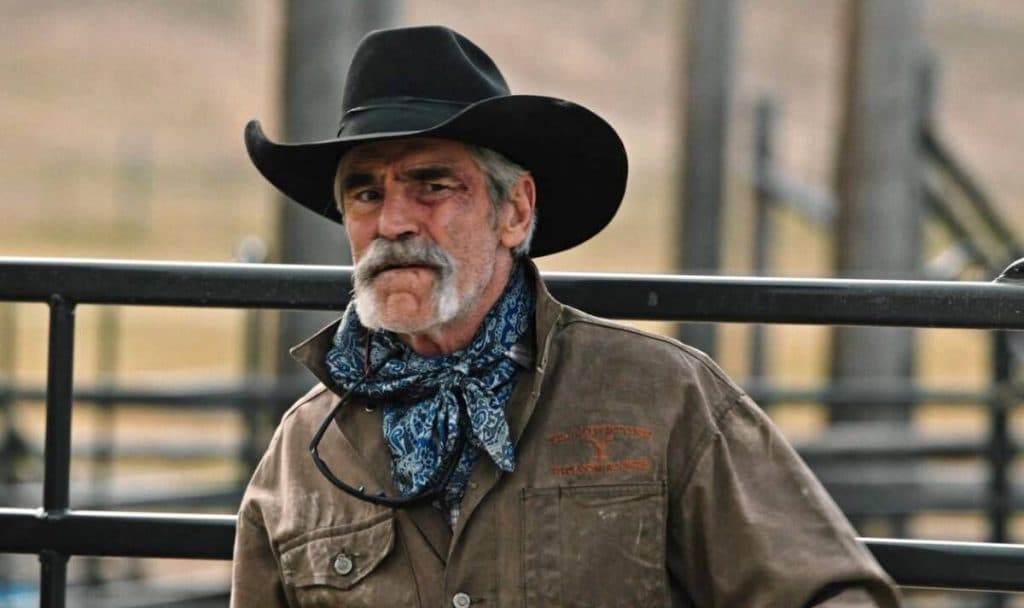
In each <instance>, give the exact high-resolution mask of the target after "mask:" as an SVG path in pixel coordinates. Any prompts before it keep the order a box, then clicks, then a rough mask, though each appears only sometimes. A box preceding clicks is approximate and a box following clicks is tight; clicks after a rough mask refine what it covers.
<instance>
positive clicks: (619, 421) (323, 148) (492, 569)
mask: <svg viewBox="0 0 1024 608" xmlns="http://www.w3.org/2000/svg"><path fill="white" fill-rule="evenodd" d="M246 142H247V145H248V147H249V151H250V154H251V156H252V158H253V161H254V162H255V164H256V166H257V167H258V168H259V170H260V171H261V172H262V173H263V174H264V175H265V176H266V177H267V178H268V179H269V180H270V181H271V182H272V183H273V184H275V185H276V186H277V187H278V188H280V189H281V190H282V191H283V192H285V193H287V194H288V195H289V196H291V197H292V198H293V199H294V200H296V201H297V202H299V203H301V204H303V205H305V206H306V207H309V208H310V209H312V210H314V211H316V212H318V213H322V214H323V215H325V216H327V217H328V218H330V219H333V220H335V221H338V222H342V221H343V222H344V227H345V229H346V230H347V232H348V236H349V240H350V242H351V244H352V252H353V257H354V259H355V262H356V267H355V289H354V298H353V303H352V305H350V306H349V308H348V310H347V311H346V312H345V315H344V316H343V317H342V318H341V319H340V320H339V321H338V322H336V323H335V324H333V325H331V326H329V327H328V328H326V329H325V330H324V331H322V332H321V333H319V334H318V335H316V336H314V337H312V338H311V339H310V340H308V341H307V342H305V343H304V344H302V345H300V346H298V347H297V348H296V349H294V350H293V353H294V355H295V356H296V357H297V358H298V359H299V360H300V361H302V362H303V363H304V364H305V365H306V366H307V367H308V368H309V369H310V371H311V372H312V373H313V374H314V375H315V376H316V377H317V378H318V379H319V380H320V384H318V385H317V386H316V387H315V388H314V389H313V390H312V391H310V392H309V393H308V394H307V395H306V396H305V397H303V398H302V399H300V400H299V401H298V402H297V403H296V404H295V405H294V406H293V407H292V408H291V409H290V410H289V411H288V413H287V414H285V416H284V418H283V419H282V421H281V425H280V427H279V428H278V430H277V432H276V434H275V435H274V438H273V439H272V441H271V444H270V446H269V448H268V450H267V453H266V455H265V456H264V457H263V460H262V461H261V463H260V465H259V467H258V468H257V470H256V472H255V474H254V476H253V478H252V481H251V483H250V484H249V487H248V490H247V491H246V495H245V498H244V500H243V503H242V507H241V511H240V513H239V525H238V537H237V542H236V547H235V563H234V580H233V588H232V592H233V595H232V603H233V605H234V606H279V605H292V606H455V607H456V608H465V607H467V606H477V605H479V606H524V605H525V606H727V607H733V606H736V607H739V606H743V607H754V606H780V607H796V606H805V605H819V604H826V605H878V606H894V605H896V604H897V599H896V595H895V593H894V591H893V590H892V587H891V584H890V581H889V580H888V579H887V577H886V576H885V574H884V572H882V571H881V569H880V568H879V567H878V565H877V564H876V563H875V562H874V561H873V560H872V558H871V556H870V555H869V554H868V553H867V551H866V550H865V549H864V548H863V547H862V546H861V545H860V544H858V542H857V540H856V538H855V537H854V533H853V530H852V529H851V528H850V526H849V525H848V524H847V523H846V521H845V519H844V518H843V516H842V514H841V513H840V512H839V511H838V509H837V508H836V507H835V505H834V504H833V503H832V502H831V500H830V499H829V498H828V496H827V495H826V494H825V492H824V491H823V490H822V488H821V487H820V485H819V484H818V483H817V482H816V481H815V480H814V478H813V477H812V476H811V474H810V473H809V472H808V471H807V469H806V468H805V467H804V466H803V464H801V462H800V461H799V459H798V458H797V457H796V456H795V455H794V453H793V452H792V450H791V449H790V448H789V447H788V445H787V444H786V442H785V441H784V440H783V439H782V437H781V436H780V435H779V434H778V432H777V431H776V429H775V428H774V427H773V426H772V424H771V422H770V421H769V420H768V419H767V417H766V416H765V415H764V414H763V413H762V412H761V411H760V410H759V409H758V408H757V407H756V406H755V405H754V404H753V403H752V402H751V401H750V399H749V398H748V397H747V396H746V395H745V394H744V393H743V391H742V390H740V389H739V388H738V387H737V386H736V385H735V384H734V383H733V382H732V381H730V380H729V379H728V378H727V377H726V376H725V375H724V374H723V373H722V372H721V370H719V369H718V367H717V366H715V364H714V363H713V362H712V361H710V360H709V359H708V358H707V357H706V356H704V355H703V354H702V353H700V352H698V351H695V350H693V349H691V348H688V347H686V346H684V345H682V344H679V343H677V342H675V341H672V340H669V339H666V338H662V337H659V336H653V335H649V334H645V333H642V332H639V331H637V330H634V329H631V328H628V327H623V326H620V325H616V324H613V323H609V322H606V321H603V320H600V319H597V318H594V317H590V316H588V315H586V314H584V313H582V312H580V311H577V310H573V309H571V308H569V307H567V306H564V305H562V304H560V303H558V302H557V301H555V300H554V299H553V298H552V297H551V296H550V295H549V294H548V293H547V291H546V289H545V287H544V283H543V282H542V281H541V280H540V278H539V276H538V273H537V270H536V268H535V267H534V266H533V264H532V263H531V262H530V259H529V257H528V254H529V255H533V256H537V255H544V254H549V253H554V252H557V251H562V250H564V249H567V248H570V247H572V246H574V245H576V244H578V243H581V242H583V241H585V240H586V239H588V238H590V237H591V236H593V235H594V234H596V233H597V232H598V231H600V230H601V229H602V228H603V227H604V226H605V225H606V224H607V223H608V222H609V221H610V220H611V217H612V216H613V215H614V213H615V211H616V209H617V208H618V206H619V203H620V200H621V198H622V193H623V190H624V187H625V178H626V157H625V151H624V150H623V147H622V144H621V142H620V140H619V138H618V136H617V135H616V134H615V132H614V130H613V129H612V128H611V127H610V126H609V125H608V124H607V123H606V122H604V121H603V120H601V119H600V118H599V117H597V116H596V115H595V114H593V113H592V112H590V111H589V110H586V109H585V108H582V107H580V106H578V105H575V104H572V103H570V102H567V101H564V100H560V99H552V98H548V97H536V96H524V95H511V94H509V91H508V88H507V86H506V84H505V81H504V79H503V78H502V76H501V74H500V72H499V71H498V69H497V67H495V65H494V63H493V62H492V61H491V60H490V58H489V57H488V56H487V55H486V54H485V53H484V52H483V51H482V50H481V49H480V48H478V47H477V46H476V45H474V44H473V43H472V42H470V41H469V40H467V39H466V38H464V37H463V36H461V35H459V34H458V33H456V32H453V31H451V30H449V29H446V28H442V27H421V28H408V29H398V30H388V31H381V32H375V33H372V34H370V35H369V36H367V38H366V39H365V40H364V41H363V42H362V44H361V45H360V47H359V49H358V51H357V52H356V55H355V58H354V59H353V62H352V66H351V68H350V70H349V78H348V82H347V84H346V89H345V96H344V102H343V116H342V121H341V127H340V130H339V132H338V136H337V137H336V138H334V139H331V140H328V141H324V142H317V143H311V144H298V145H281V144H276V143H273V142H271V141H269V140H268V139H266V138H265V137H264V136H263V133H262V132H261V131H260V129H259V126H258V124H255V123H253V124H251V125H250V127H249V129H248V131H247V133H246Z"/></svg>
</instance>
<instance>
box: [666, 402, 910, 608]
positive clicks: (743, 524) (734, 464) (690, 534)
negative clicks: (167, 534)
mask: <svg viewBox="0 0 1024 608" xmlns="http://www.w3.org/2000/svg"><path fill="white" fill-rule="evenodd" d="M693 463H694V464H693V465H692V467H690V470H688V471H685V472H684V474H683V476H682V477H683V478H682V479H678V480H675V481H674V483H673V488H672V495H671V499H672V501H671V505H670V513H669V528H670V529H669V543H668V545H669V546H668V558H669V559H668V565H669V569H670V571H671V574H672V575H673V576H674V577H675V579H676V581H677V583H678V584H679V586H680V587H681V588H682V589H685V590H686V593H687V594H688V595H689V596H690V599H691V601H692V602H693V603H694V604H695V605H696V606H747V607H751V608H756V607H796V606H816V605H817V606H836V607H838V606H878V607H880V608H891V607H894V606H899V598H898V595H897V593H896V591H895V589H894V587H893V585H892V581H891V580H890V579H889V577H888V576H887V575H886V574H885V572H884V571H883V570H882V569H881V567H880V566H879V565H878V563H877V562H876V561H875V560H874V558H873V557H872V556H871V554H870V553H869V552H868V551H867V549H866V548H865V547H864V546H863V545H862V544H861V543H860V542H859V541H858V540H857V538H856V534H855V532H854V530H853V528H852V526H850V524H849V523H848V522H847V520H846V518H845V517H844V516H843V514H842V512H840V510H839V508H838V507H837V506H836V505H835V503H834V502H833V501H832V499H831V498H830V497H829V496H828V494H827V493H826V492H825V490H824V488H822V486H821V484H820V483H819V482H818V481H817V479H815V477H814V476H813V474H812V473H811V472H810V471H809V470H808V469H807V467H806V466H805V465H804V464H803V462H802V461H801V460H800V458H799V457H798V456H797V455H796V453H795V452H794V451H793V449H792V448H791V447H790V446H789V444H788V443H787V442H786V440H785V439H784V438H783V437H782V435H781V433H780V432H779V431H778V430H777V429H776V428H775V426H774V424H772V422H771V421H770V420H769V419H768V417H767V416H766V415H765V414H764V413H763V412H762V411H761V410H760V409H759V408H758V407H757V406H756V405H755V404H754V403H753V402H752V401H751V400H750V399H749V398H748V397H746V395H739V396H736V397H735V398H734V399H733V400H732V402H731V403H728V404H724V406H723V407H722V408H720V409H719V410H718V412H717V413H716V416H715V423H714V426H713V430H712V432H711V433H709V434H708V436H707V439H706V441H705V442H704V445H702V446H701V447H700V448H699V450H698V451H697V453H696V454H695V459H694V461H693Z"/></svg>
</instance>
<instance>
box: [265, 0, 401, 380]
mask: <svg viewBox="0 0 1024 608" xmlns="http://www.w3.org/2000/svg"><path fill="white" fill-rule="evenodd" d="M395 12H396V2H395V1H394V0H318V1H316V2H306V1H303V0H290V1H288V2H286V17H285V19H286V26H285V27H286V32H285V39H284V51H285V58H284V91H283V104H282V105H283V111H284V123H285V128H284V139H285V140H286V141H293V142H298V141H314V140H320V139H329V138H330V137H333V136H334V134H335V133H336V132H337V129H338V121H339V120H340V119H341V96H342V89H343V87H344V82H345V73H346V70H347V69H348V64H349V62H350V61H351V60H352V54H353V52H354V51H355V48H356V45H357V44H358V43H359V41H360V40H361V39H362V38H363V36H364V35H365V34H366V33H367V32H369V31H371V30H374V29H379V28H383V27H388V26H390V25H393V24H394V17H395ZM278 226H279V228H278V256H279V259H280V261H281V262H284V263H294V264H350V263H351V262H352V257H351V253H350V251H349V247H348V243H347V241H346V239H345V231H344V229H343V228H342V227H341V226H339V225H337V224H335V223H334V222H331V221H329V220H327V219H325V218H323V217H320V216H318V215H316V214H315V213H313V212H311V211H308V210H306V209H305V208H304V207H301V206H300V205H297V204H295V203H293V202H291V201H287V200H283V201H282V204H281V205H280V220H279V224H278ZM338 288H339V289H341V286H339V287H338ZM332 316H336V315H331V314H328V313H315V312H295V311H289V312H284V313H282V314H281V315H280V324H279V327H278V349H277V350H278V359H277V371H278V376H279V377H280V378H281V379H288V378H293V377H295V376H296V375H298V374H301V373H302V371H301V369H300V367H299V365H298V364H296V363H295V362H294V361H292V359H291V357H290V356H289V355H288V348H290V347H291V346H294V345H295V344H297V343H299V342H301V341H302V340H303V339H305V338H307V337H309V336H310V335H311V334H313V333H314V332H315V331H316V330H317V329H319V328H320V327H322V326H323V325H325V324H326V323H327V322H328V321H329V320H330V319H331V318H332Z"/></svg>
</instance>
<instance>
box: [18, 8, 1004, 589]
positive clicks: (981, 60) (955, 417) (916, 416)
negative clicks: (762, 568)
mask: <svg viewBox="0 0 1024 608" xmlns="http://www.w3.org/2000/svg"><path fill="white" fill-rule="evenodd" d="M0 23H3V24H4V28H3V30H4V36H3V38H4V42H3V45H4V46H3V53H0V159H2V162H0V216H2V221H0V256H47V257H75V258H126V259H144V260H191V261H215V262H224V261H245V262H252V263H259V262H264V261H268V262H296V263H315V264H345V263H348V261H349V259H350V258H349V257H348V251H347V245H345V243H344V241H343V240H342V238H341V237H342V235H341V234H340V230H339V229H338V228H337V227H335V226H333V225H330V223H329V222H324V221H320V220H319V219H318V218H316V217H314V216H313V215H312V214H309V213H308V212H306V211H305V210H302V209H300V208H299V207H298V206H297V205H286V204H285V202H284V201H283V200H282V199H281V198H280V197H279V195H278V194H277V193H276V191H274V190H273V189H272V187H271V186H270V185H269V184H268V183H266V182H265V181H264V180H263V179H262V178H261V177H260V176H259V174H258V173H257V172H256V171H255V169H253V168H252V166H251V164H250V162H249V160H248V158H247V156H246V153H245V150H244V146H243V144H242V129H243V127H244V125H245V123H246V122H247V121H248V120H249V119H251V118H259V119H260V120H261V121H262V123H263V126H264V128H265V130H266V131H267V133H268V134H269V135H270V136H271V137H272V138H274V139H277V140H285V141H304V140H313V139H322V138H328V137H331V136H332V135H333V134H334V132H335V130H336V125H337V121H338V118H339V112H338V110H339V108H340V97H341V82H342V81H343V76H344V69H345V66H346V65H347V63H348V60H349V58H350V56H351V52H352V49H353V48H354V46H355V44H356V43H357V42H358V40H359V38H361V36H362V34H363V33H365V32H366V31H368V30H369V29H374V28H378V27H386V26H394V25H413V24H433V23H440V24H445V25H449V26H451V27H453V28H455V29H457V30H459V31H460V32H462V33H464V34H466V35H467V36H468V37H469V38H471V39H472V40H474V41H475V42H477V43H478V44H480V45H481V46H482V47H483V48H484V49H485V50H487V51H488V53H489V54H490V55H491V56H492V57H493V58H494V59H495V61H496V62H497V64H498V65H499V66H500V68H501V69H502V71H503V72H504V74H505V76H506V79H507V80H508V82H509V84H510V86H511V88H512V90H513V92H516V93H536V94H545V95H552V96H558V97H564V98H568V99H571V100H574V101H577V102H579V103H581V104H583V105H585V106H587V107H589V108H591V109H593V110H595V111H596V112H597V113H598V114H600V115H602V116H603V117H605V118H606V119H607V120H608V121H609V122H611V123H612V124H613V125H615V127H616V128H617V130H618V131H619V133H620V134H621V136H622V137H623V139H624V141H625V143H626V147H627V149H628V151H629V155H630V178H629V184H628V189H627V192H626V199H625V202H624V204H623V206H622V209H621V211H620V212H619V214H618V216H617V217H616V219H615V220H614V221H613V222H612V224H611V226H610V227H609V228H608V229H606V230H605V231H604V232H603V233H602V234H601V235H599V236H598V237H596V238H594V239H592V240H591V241H589V242H588V243H586V244H584V245H582V246H580V247H577V248H575V249H573V250H571V251H568V252H565V253H562V254H558V255H555V256H550V257H547V258H543V259H541V260H538V263H539V265H540V266H541V268H542V269H544V270H574V271H600V272H640V273H662V272H688V273H700V274H742V275H749V274H762V275H784V276H842V277H872V278H906V279H912V278H933V279H950V280H964V279H970V280H983V281H987V280H991V279H993V278H994V277H995V276H996V275H997V274H998V273H999V271H1000V270H1001V269H1002V268H1003V267H1004V266H1005V265H1006V264H1007V263H1008V262H1009V261H1011V260H1012V259H1014V258H1015V257H1019V256H1020V255H1024V253H1022V251H1021V249H1020V242H1021V240H1020V237H1019V235H1021V234H1022V230H1024V171H1020V170H1019V168H1018V166H1017V165H1018V164H1019V159H1020V158H1021V157H1022V156H1024V71H1022V70H1021V69H1020V57H1022V56H1024V36H1022V35H1021V32H1022V31H1024V4H1022V3H1018V2H1006V1H1001V0H918V1H913V0H689V1H671V0H628V1H627V0H571V1H561V2H557V3H555V2H548V1H543V0H519V1H518V2H514V3H512V2H496V1H495V2H485V1H482V0H481V1H471V0H447V1H440V0H344V1H342V0H336V1H331V2H328V1H324V2H318V1H317V2H314V1H313V0H309V1H308V2H303V1H297V0H296V1H293V2H285V1H276V0H266V1H250V2H243V1H242V0H217V1H215V2H209V1H203V0H147V1H145V2H128V1H125V0H120V1H117V0H74V1H72V0H37V1H35V2H18V1H16V0H0ZM439 77H442V76H439ZM326 319H329V316H325V315H316V314H308V313H307V314H298V313H288V314H282V315H279V314H277V313H275V312H273V311H266V312H249V313H245V312H242V311H226V310H204V309H191V308H190V309H172V308H146V307H94V306H82V307H80V310H79V312H78V329H77V334H76V337H77V340H76V351H75V380H76V391H78V393H79V394H84V395H86V396H88V395H89V394H92V395H93V398H88V399H81V398H80V399H79V400H78V401H76V409H75V414H74V415H75V418H74V429H73V437H74V439H73V441H74V444H73V447H74V450H75V451H74V454H75V458H74V461H73V468H72V480H73V487H72V494H71V504H72V507H75V508H111V509H113V508H117V509H128V510H132V509H137V510H146V511H153V510H168V511H203V512H215V513H233V512H234V511H235V510H236V508H237V503H238V497H239V495H240V491H241V488H242V487H243V486H244V483H245V482H246V481H247V479H248V476H249V474H250V473H251V470H252V466H253V464H254V459H255V458H257V457H258V455H259V454H260V453H261V452H262V449H263V447H264V446H265V442H266V439H267V437H268V435H267V433H268V432H269V431H270V430H271V429H272V428H273V425H274V423H275V421H276V419H277V416H279V414H280V412H281V411H282V408H284V407H286V406H287V403H286V402H284V403H282V402H274V401H273V400H267V402H265V403H260V404H239V403H234V402H232V401H231V400H230V399H206V398H203V396H202V395H208V394H211V393H212V392H217V391H220V392H221V394H222V393H223V392H224V391H229V390H230V389H231V387H237V386H239V385H240V384H242V383H253V382H264V381H268V379H273V378H277V379H278V380H280V381H281V382H283V383H285V384H286V385H288V386H294V387H295V392H294V394H295V395H296V396H297V395H299V394H301V392H302V390H301V388H300V387H301V386H302V385H303V384H307V383H308V382H309V379H307V378H304V377H301V376H300V375H299V372H298V371H297V370H296V368H294V367H293V366H291V364H290V363H289V362H288V361H287V360H286V358H284V357H282V354H283V353H284V350H285V345H287V344H293V343H295V342H298V341H299V340H301V338H302V337H303V336H304V335H307V334H309V333H312V331H313V330H315V328H316V327H318V326H319V325H320V324H321V323H323V322H324V321H325V320H326ZM639 325H641V326H642V327H644V328H646V329H649V330H652V331H657V332H661V333H667V334H670V335H676V336H681V337H682V338H683V339H685V340H686V341H688V342H690V343H692V344H695V345H697V346H699V347H700V348H702V349H704V350H706V351H708V352H710V353H712V354H713V355H714V356H715V357H716V358H717V359H718V360H719V361H720V362H721V363H722V364H723V366H724V367H725V369H726V371H727V372H729V373H730V374H731V375H732V376H734V377H735V378H737V380H739V381H740V383H741V384H742V385H744V386H745V387H746V388H747V389H748V390H749V391H750V392H751V394H752V395H754V396H755V397H756V398H758V399H759V401H760V402H761V403H762V405H763V406H764V407H765V409H766V410H768V411H769V413H770V414H771V415H772V416H773V418H775V420H777V421H778V422H779V424H780V425H781V426H782V428H783V430H784V431H785V432H786V434H787V436H789V437H790V438H791V439H792V440H793V441H794V442H795V443H796V444H797V445H798V447H799V448H800V449H801V452H802V453H803V454H804V456H805V458H806V459H807V460H808V461H809V463H810V464H811V465H812V467H813V468H814V469H815V471H816V472H817V473H818V474H819V476H821V478H822V479H823V480H824V481H825V483H826V485H828V487H829V489H830V491H832V493H833V495H834V496H835V497H836V499H837V501H838V502H839V503H840V505H841V506H842V507H843V508H844V510H845V511H846V512H847V514H848V515H849V516H850V517H851V519H852V520H853V521H854V523H855V525H857V527H858V529H859V531H860V532H861V533H862V534H863V535H867V536H890V535H891V536H899V537H906V538H935V539H945V540H1000V541H1020V540H1021V537H1022V535H1024V525H1022V524H1024V520H1021V519H1020V518H1019V517H1018V516H1017V515H1016V508H1015V507H1016V505H1017V504H1018V499H1017V496H1018V493H1017V492H1015V491H1014V488H1015V487H1016V486H1017V484H1015V480H1016V479H1017V478H1019V477H1020V473H1021V471H1020V468H1019V466H1018V463H1017V461H1016V460H1015V458H1014V455H1015V453H1016V451H1015V442H1014V437H1015V436H1017V435H1018V434H1019V433H1020V432H1021V431H1022V430H1024V419H1022V418H1021V416H1020V414H1019V413H1018V412H1017V411H1016V410H1015V409H1014V408H1015V406H1017V405H1019V404H1020V397H1021V391H1020V390H1019V387H1020V386H1021V383H1020V382H1019V376H1020V365H1021V364H1020V359H1019V358H1015V357H1017V356H1016V355H1015V354H1014V353H1019V352H1020V351H1021V350H1022V349H1021V346H1020V344H1019V343H1018V342H1017V339H1016V338H1014V337H1012V336H1007V335H1006V334H990V333H988V332H978V331H959V330H919V331H910V330H902V329H860V330H852V329H841V330H832V329H829V328H819V327H802V326H773V327H770V328H757V327H752V326H746V325H744V326H741V325H719V326H713V325H691V326H688V327H677V326H675V325H672V324H660V323H642V324H639ZM46 328H47V311H46V309H45V307H43V306H38V305H27V304H23V305H15V304H10V303H4V302H0V505H2V506H16V507H35V506H38V505H39V504H40V496H41V493H40V492H41V490H40V479H41V469H42V460H41V457H40V454H41V446H42V437H43V421H44V410H43V405H42V387H43V383H44V380H45V372H46ZM1015 378H1017V379H1018V380H1016V381H1015ZM1013 386H1016V387H1018V389H1017V390H1011V387H1013ZM997 388H998V389H999V390H997ZM101 389H104V390H101ZM129 389H131V390H130V391H129ZM119 391H121V393H123V392H132V391H134V392H133V394H134V395H135V396H136V397H135V398H134V399H128V398H125V397H124V395H123V394H121V393H119ZM181 392H191V394H193V395H196V397H195V398H192V399H185V398H180V397H179V398H177V399H173V400H171V399H168V400H165V401H164V402H161V400H160V399H159V396H160V395H174V394H176V393H181ZM96 395H99V396H98V397H97V396H96ZM119 395H120V396H119ZM139 395H143V396H144V398H142V397H139ZM229 569H230V564H228V563H226V562H197V561H175V560H159V561H157V560H121V559H86V558H74V559H72V560H71V577H70V580H71V586H70V587H69V591H68V604H69V605H73V606H126V607H127V606H157V605H193V606H205V605H211V606H213V605H226V600H225V599H224V598H225V596H224V593H225V590H226V588H227V580H228V575H229ZM37 579H38V560H37V558H36V557H34V556H15V555H0V608H5V607H14V606H18V607H20V606H34V605H37V604H38V596H37V593H38V592H37ZM908 605H911V606H913V605H921V606H975V605H985V606H996V605H1024V602H1019V601H1018V602H1017V604H1014V603H1013V601H1012V598H1006V597H995V596H982V595H981V594H965V593H960V594H955V593H938V592H928V593H921V592H917V593H915V592H908Z"/></svg>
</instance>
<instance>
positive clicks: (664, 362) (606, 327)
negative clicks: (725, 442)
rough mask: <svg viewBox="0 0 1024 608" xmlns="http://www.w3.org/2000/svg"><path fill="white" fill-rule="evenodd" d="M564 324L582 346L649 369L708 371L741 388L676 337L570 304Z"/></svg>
mask: <svg viewBox="0 0 1024 608" xmlns="http://www.w3.org/2000/svg"><path fill="white" fill-rule="evenodd" d="M560 325H561V328H562V330H563V331H565V332H568V333H569V335H570V336H571V338H570V339H571V341H572V342H573V343H574V344H575V345H578V346H579V347H581V348H587V349H591V350H592V351H594V352H599V353H601V354H602V355H603V356H607V357H614V358H615V360H617V361H619V362H621V363H623V364H632V365H641V366H643V367H645V368H647V369H666V370H668V371H674V372H689V373H690V374H697V375H707V376H709V377H711V378H713V379H715V380H717V381H720V382H722V383H724V384H725V385H728V386H729V387H731V388H733V389H734V390H736V391H741V389H740V388H739V387H738V386H737V385H736V383H735V382H733V381H732V379H731V378H729V376H728V375H726V373H725V372H724V371H722V368H721V367H719V365H718V364H717V363H716V362H715V361H714V360H713V359H712V358H711V357H709V356H708V355H707V354H706V353H704V352H703V351H701V350H699V349H697V348H694V347H692V346H690V345H688V344H684V343H682V342H680V341H679V340H676V339H674V338H671V337H668V336H664V335H661V334H656V333H653V332H649V331H645V330H643V329H639V328H637V327H633V326H631V325H626V324H624V323H619V322H617V321H612V320H609V319H604V318H601V317H596V316H594V315H591V314H589V313H586V312H584V311H581V310H579V309H576V308H573V307H571V306H566V307H565V310H564V313H563V316H562V319H561V320H560Z"/></svg>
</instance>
